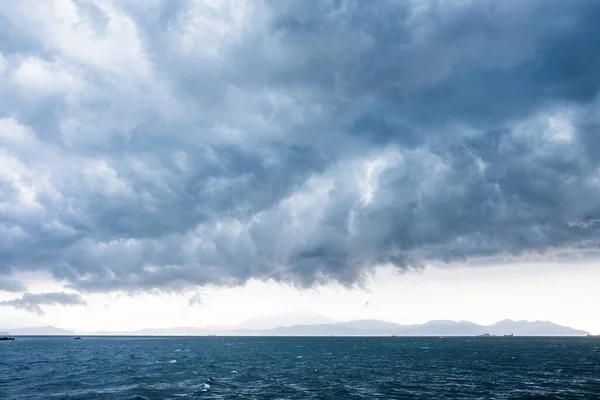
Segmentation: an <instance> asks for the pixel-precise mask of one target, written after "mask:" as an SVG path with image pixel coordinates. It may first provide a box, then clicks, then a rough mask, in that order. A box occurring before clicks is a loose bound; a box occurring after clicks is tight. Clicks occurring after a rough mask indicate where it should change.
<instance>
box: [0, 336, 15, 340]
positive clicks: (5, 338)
mask: <svg viewBox="0 0 600 400" xmlns="http://www.w3.org/2000/svg"><path fill="white" fill-rule="evenodd" d="M0 340H16V338H14V337H8V336H4V337H0Z"/></svg>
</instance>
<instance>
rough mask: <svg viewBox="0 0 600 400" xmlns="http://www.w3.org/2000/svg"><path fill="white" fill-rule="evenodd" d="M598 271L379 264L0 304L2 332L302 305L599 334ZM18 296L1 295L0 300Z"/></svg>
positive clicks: (158, 324)
mask: <svg viewBox="0 0 600 400" xmlns="http://www.w3.org/2000/svg"><path fill="white" fill-rule="evenodd" d="M19 278H20V279H23V278H26V281H27V282H26V283H27V285H28V287H29V289H30V291H31V292H41V291H44V292H48V291H60V290H63V289H62V287H61V285H60V284H58V283H56V282H50V281H49V280H48V278H47V277H45V276H42V275H28V276H20V277H19ZM598 282H600V269H599V268H598V265H597V264H594V263H577V264H573V265H571V266H570V267H569V268H565V265H564V264H562V265H561V264H559V263H545V264H541V263H540V264H527V265H522V264H512V265H502V266H496V267H453V268H451V267H442V268H439V267H430V268H427V269H425V270H424V271H423V272H418V273H417V272H414V273H408V274H404V275H402V274H398V273H397V272H396V271H393V270H391V269H388V268H381V269H380V270H379V271H378V273H377V275H376V276H375V277H374V278H373V279H372V280H371V282H369V284H368V287H367V289H352V290H349V289H345V288H341V287H339V286H325V287H321V288H318V289H312V290H298V289H295V288H292V287H289V286H286V285H281V284H277V283H274V282H257V281H251V282H250V283H248V284H247V285H246V286H245V287H238V288H214V287H209V288H204V289H202V291H201V293H202V299H203V304H196V305H190V304H189V302H188V299H189V298H190V297H191V296H193V295H194V293H195V292H186V293H177V294H158V293H143V294H139V295H128V294H123V293H112V294H88V295H84V297H85V299H86V301H87V303H88V306H87V307H81V306H78V307H62V306H42V307H43V308H44V310H45V312H46V314H45V315H44V316H42V317H37V316H35V315H31V314H28V313H26V312H24V311H20V310H13V309H11V308H6V307H5V308H0V329H1V328H9V327H16V326H23V325H29V326H32V325H38V326H39V325H47V324H48V325H53V326H58V327H63V328H70V329H76V330H89V331H97V330H134V329H140V328H144V327H152V328H167V327H175V326H198V327H201V326H206V325H211V324H217V325H228V324H236V323H239V322H241V321H242V320H244V319H245V318H248V317H253V316H258V315H265V314H276V313H282V312H288V311H297V310H307V311H313V312H316V313H319V314H322V315H324V316H328V317H330V318H333V319H334V320H338V321H345V320H352V319H367V318H369V319H371V318H372V319H382V320H386V321H390V322H397V323H403V324H411V323H423V322H427V321H429V320H432V319H450V320H470V321H473V322H477V323H482V324H490V323H494V322H497V321H499V320H502V319H505V318H510V319H515V320H520V319H524V320H551V321H553V322H555V323H558V324H561V325H567V326H571V327H574V328H579V329H585V330H588V331H591V332H594V333H597V332H600V320H598V319H597V318H595V317H594V316H595V315H596V314H597V309H596V307H597V305H598V304H600V291H599V290H598ZM14 297H16V296H14V295H12V294H9V293H0V300H7V299H10V298H14Z"/></svg>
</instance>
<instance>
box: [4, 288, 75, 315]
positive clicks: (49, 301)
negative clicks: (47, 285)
mask: <svg viewBox="0 0 600 400" xmlns="http://www.w3.org/2000/svg"><path fill="white" fill-rule="evenodd" d="M44 305H49V306H52V305H62V306H79V305H85V301H84V300H83V298H82V297H81V296H79V295H78V294H75V293H64V292H60V293H24V294H23V296H22V297H21V298H20V299H14V300H5V301H0V307H14V308H17V309H19V310H24V311H28V312H32V313H36V314H38V315H44V310H42V308H41V307H40V306H44Z"/></svg>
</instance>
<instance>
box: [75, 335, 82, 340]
mask: <svg viewBox="0 0 600 400" xmlns="http://www.w3.org/2000/svg"><path fill="white" fill-rule="evenodd" d="M73 339H75V340H81V338H80V337H79V336H75V337H74V338H73Z"/></svg>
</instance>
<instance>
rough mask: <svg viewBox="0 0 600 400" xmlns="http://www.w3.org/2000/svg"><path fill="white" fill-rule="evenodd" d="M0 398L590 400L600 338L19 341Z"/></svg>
mask: <svg viewBox="0 0 600 400" xmlns="http://www.w3.org/2000/svg"><path fill="white" fill-rule="evenodd" d="M0 399H7V400H8V399H10V400H12V399H14V400H28V399H132V400H133V399H136V400H143V399H147V400H150V399H530V400H533V399H540V400H541V399H594V400H596V399H600V339H598V338H586V337H582V338H524V337H468V338H467V337H461V338H452V337H448V338H443V337H442V338H406V337H385V338H365V337H312V338H306V337H303V338H299V337H83V338H82V339H81V340H73V338H72V337H18V339H17V340H15V341H6V342H0Z"/></svg>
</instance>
